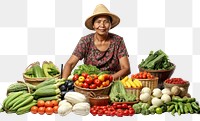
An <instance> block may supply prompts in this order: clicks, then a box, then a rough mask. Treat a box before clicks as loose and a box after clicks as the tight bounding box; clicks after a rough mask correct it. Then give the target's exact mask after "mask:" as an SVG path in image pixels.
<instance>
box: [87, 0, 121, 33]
mask: <svg viewBox="0 0 200 121" xmlns="http://www.w3.org/2000/svg"><path fill="white" fill-rule="evenodd" d="M98 15H108V16H110V17H111V18H112V23H111V29H112V28H114V27H115V26H117V25H118V24H119V22H120V18H119V17H118V16H117V15H115V14H113V13H110V11H109V10H108V9H107V8H106V7H105V6H104V5H103V4H99V5H97V6H96V8H95V9H94V12H93V15H91V16H90V17H88V18H87V19H86V21H85V26H86V27H87V28H88V29H90V30H94V28H93V23H92V21H93V19H94V17H96V16H98Z"/></svg>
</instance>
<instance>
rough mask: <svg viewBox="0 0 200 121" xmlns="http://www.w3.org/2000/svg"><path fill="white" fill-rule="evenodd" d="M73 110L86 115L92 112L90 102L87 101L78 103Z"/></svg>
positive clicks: (77, 113)
mask: <svg viewBox="0 0 200 121" xmlns="http://www.w3.org/2000/svg"><path fill="white" fill-rule="evenodd" d="M72 112H74V113H75V114H76V115H81V116H86V115H88V114H89V113H90V104H89V103H87V102H82V103H77V104H75V105H74V106H73V108H72Z"/></svg>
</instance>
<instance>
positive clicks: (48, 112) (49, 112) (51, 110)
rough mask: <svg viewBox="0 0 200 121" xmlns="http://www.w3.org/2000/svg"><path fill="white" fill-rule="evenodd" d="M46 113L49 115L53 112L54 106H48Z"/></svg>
mask: <svg viewBox="0 0 200 121" xmlns="http://www.w3.org/2000/svg"><path fill="white" fill-rule="evenodd" d="M45 113H46V114H47V115H51V114H53V108H52V107H47V108H46V109H45Z"/></svg>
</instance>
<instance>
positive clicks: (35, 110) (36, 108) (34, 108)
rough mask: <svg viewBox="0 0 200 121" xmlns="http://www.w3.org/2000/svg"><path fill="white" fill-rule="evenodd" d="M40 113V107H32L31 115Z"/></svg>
mask: <svg viewBox="0 0 200 121" xmlns="http://www.w3.org/2000/svg"><path fill="white" fill-rule="evenodd" d="M37 112H38V107H37V106H32V107H31V113H33V114H36V113H37Z"/></svg>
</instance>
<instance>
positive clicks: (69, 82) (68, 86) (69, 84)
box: [67, 80, 74, 90]
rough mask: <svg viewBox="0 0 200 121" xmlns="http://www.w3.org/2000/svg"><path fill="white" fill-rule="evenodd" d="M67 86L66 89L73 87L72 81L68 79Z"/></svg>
mask: <svg viewBox="0 0 200 121" xmlns="http://www.w3.org/2000/svg"><path fill="white" fill-rule="evenodd" d="M67 88H68V90H71V89H74V81H71V80H69V81H68V85H67Z"/></svg>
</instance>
